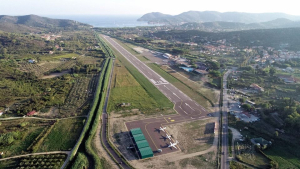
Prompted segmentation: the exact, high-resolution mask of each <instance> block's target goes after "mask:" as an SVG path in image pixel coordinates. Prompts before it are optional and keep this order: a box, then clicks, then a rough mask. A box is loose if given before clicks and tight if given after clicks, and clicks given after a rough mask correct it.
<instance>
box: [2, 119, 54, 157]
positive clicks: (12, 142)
mask: <svg viewBox="0 0 300 169" xmlns="http://www.w3.org/2000/svg"><path fill="white" fill-rule="evenodd" d="M54 121H55V120H34V119H19V120H7V121H1V125H0V133H1V134H0V149H1V152H3V156H2V157H10V156H15V155H20V154H27V153H30V151H29V150H28V148H29V147H30V145H31V144H32V143H34V141H35V139H36V138H37V137H38V136H39V135H40V134H41V132H42V131H43V130H44V129H45V128H46V126H51V124H53V123H54ZM24 123H27V125H26V126H24V125H22V124H24ZM22 126H23V127H22Z"/></svg>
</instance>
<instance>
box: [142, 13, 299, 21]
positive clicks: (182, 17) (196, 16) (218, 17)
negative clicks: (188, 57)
mask: <svg viewBox="0 0 300 169" xmlns="http://www.w3.org/2000/svg"><path fill="white" fill-rule="evenodd" d="M150 16H151V17H150ZM278 18H285V19H289V20H292V21H297V20H300V16H293V15H288V14H284V13H242V12H224V13H221V12H216V11H203V12H202V11H188V12H183V13H181V14H179V15H173V16H172V15H165V14H162V13H159V15H154V14H153V13H148V14H145V15H143V16H142V17H141V18H140V19H138V21H148V22H160V23H166V24H178V23H182V22H216V21H222V22H240V23H247V24H249V23H257V22H267V21H271V20H275V19H278Z"/></svg>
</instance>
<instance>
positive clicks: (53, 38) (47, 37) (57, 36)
mask: <svg viewBox="0 0 300 169" xmlns="http://www.w3.org/2000/svg"><path fill="white" fill-rule="evenodd" d="M60 37H61V36H59V35H54V34H52V35H49V34H45V35H42V36H41V38H43V39H45V40H51V41H52V40H55V39H56V38H60Z"/></svg>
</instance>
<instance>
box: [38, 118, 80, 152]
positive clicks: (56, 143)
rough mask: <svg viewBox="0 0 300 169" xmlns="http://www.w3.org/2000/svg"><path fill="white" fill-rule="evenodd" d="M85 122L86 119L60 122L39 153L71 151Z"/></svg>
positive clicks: (71, 119)
mask: <svg viewBox="0 0 300 169" xmlns="http://www.w3.org/2000/svg"><path fill="white" fill-rule="evenodd" d="M84 120H85V118H70V119H64V120H59V121H58V122H57V123H56V124H55V126H54V128H53V129H52V131H51V132H50V133H49V135H48V136H47V138H45V140H44V142H43V143H42V144H41V146H40V148H39V150H38V151H39V152H45V151H59V150H71V149H72V148H73V146H74V145H75V143H76V140H77V139H78V137H79V135H80V133H81V130H82V128H83V125H84Z"/></svg>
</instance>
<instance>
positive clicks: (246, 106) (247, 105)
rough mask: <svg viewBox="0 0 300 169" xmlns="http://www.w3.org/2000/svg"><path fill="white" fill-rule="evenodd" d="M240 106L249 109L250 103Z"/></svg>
mask: <svg viewBox="0 0 300 169" xmlns="http://www.w3.org/2000/svg"><path fill="white" fill-rule="evenodd" d="M242 108H244V109H246V110H250V109H251V105H250V104H243V105H242Z"/></svg>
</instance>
